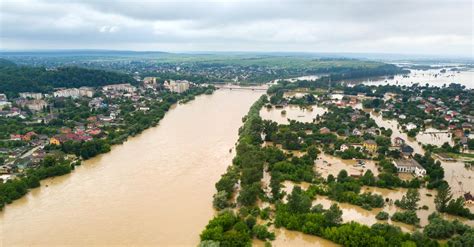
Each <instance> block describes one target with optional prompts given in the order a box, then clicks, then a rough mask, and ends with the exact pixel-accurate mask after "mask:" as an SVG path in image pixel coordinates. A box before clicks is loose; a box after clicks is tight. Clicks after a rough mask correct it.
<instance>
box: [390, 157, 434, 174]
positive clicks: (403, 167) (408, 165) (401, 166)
mask: <svg viewBox="0 0 474 247" xmlns="http://www.w3.org/2000/svg"><path fill="white" fill-rule="evenodd" d="M393 165H394V166H395V168H397V171H398V172H402V173H413V174H415V176H417V177H423V176H425V175H426V170H425V168H423V167H422V166H421V165H420V164H419V163H418V162H417V161H416V160H414V159H398V160H394V161H393Z"/></svg>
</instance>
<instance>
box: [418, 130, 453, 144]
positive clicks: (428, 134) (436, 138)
mask: <svg viewBox="0 0 474 247" xmlns="http://www.w3.org/2000/svg"><path fill="white" fill-rule="evenodd" d="M416 140H417V141H419V142H421V143H428V144H431V145H436V146H441V145H443V144H444V143H445V142H447V143H449V145H454V141H453V139H452V138H451V133H447V132H443V131H439V130H437V129H434V128H427V129H426V130H424V131H422V132H420V133H418V135H417V136H416Z"/></svg>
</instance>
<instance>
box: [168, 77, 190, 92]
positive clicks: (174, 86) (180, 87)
mask: <svg viewBox="0 0 474 247" xmlns="http://www.w3.org/2000/svg"><path fill="white" fill-rule="evenodd" d="M189 85H190V82H189V81H187V80H176V81H175V80H169V81H165V83H164V86H165V88H167V89H168V90H170V91H171V92H174V93H182V92H185V91H186V90H188V89H189Z"/></svg>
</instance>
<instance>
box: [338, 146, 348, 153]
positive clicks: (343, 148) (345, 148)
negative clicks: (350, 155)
mask: <svg viewBox="0 0 474 247" xmlns="http://www.w3.org/2000/svg"><path fill="white" fill-rule="evenodd" d="M347 149H349V145H347V144H342V145H341V147H340V148H339V150H341V152H344V151H346V150H347Z"/></svg>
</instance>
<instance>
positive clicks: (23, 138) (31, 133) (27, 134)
mask: <svg viewBox="0 0 474 247" xmlns="http://www.w3.org/2000/svg"><path fill="white" fill-rule="evenodd" d="M34 136H37V134H36V133H35V132H33V131H30V132H28V133H26V134H25V135H24V136H22V138H21V139H22V140H23V141H30V140H31V138H33V137H34Z"/></svg>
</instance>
